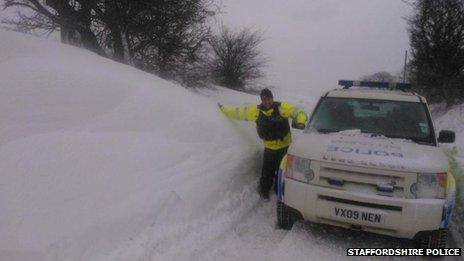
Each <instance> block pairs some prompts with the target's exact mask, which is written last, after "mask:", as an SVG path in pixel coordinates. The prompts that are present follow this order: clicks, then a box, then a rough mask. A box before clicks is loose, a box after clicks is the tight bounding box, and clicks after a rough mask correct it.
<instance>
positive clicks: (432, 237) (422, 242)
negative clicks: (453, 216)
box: [418, 229, 448, 248]
mask: <svg viewBox="0 0 464 261" xmlns="http://www.w3.org/2000/svg"><path fill="white" fill-rule="evenodd" d="M447 240H448V229H440V230H435V231H431V232H428V233H426V234H424V235H422V236H421V237H420V238H419V239H418V243H419V247H420V248H446V241H447Z"/></svg>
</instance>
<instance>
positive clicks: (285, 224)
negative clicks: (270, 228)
mask: <svg viewBox="0 0 464 261" xmlns="http://www.w3.org/2000/svg"><path fill="white" fill-rule="evenodd" d="M293 223H295V217H294V215H293V213H292V212H291V210H290V209H289V208H288V207H287V206H286V205H285V204H284V203H283V202H281V201H278V202H277V226H278V227H279V228H281V229H285V230H290V229H292V227H293Z"/></svg>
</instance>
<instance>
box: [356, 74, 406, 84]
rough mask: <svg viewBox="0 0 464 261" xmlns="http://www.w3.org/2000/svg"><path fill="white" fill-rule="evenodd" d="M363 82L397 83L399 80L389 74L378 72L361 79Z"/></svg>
mask: <svg viewBox="0 0 464 261" xmlns="http://www.w3.org/2000/svg"><path fill="white" fill-rule="evenodd" d="M361 80H363V81H374V82H397V81H398V79H397V78H396V77H395V76H393V75H392V74H391V73H389V72H376V73H373V74H370V75H366V76H363V77H361Z"/></svg>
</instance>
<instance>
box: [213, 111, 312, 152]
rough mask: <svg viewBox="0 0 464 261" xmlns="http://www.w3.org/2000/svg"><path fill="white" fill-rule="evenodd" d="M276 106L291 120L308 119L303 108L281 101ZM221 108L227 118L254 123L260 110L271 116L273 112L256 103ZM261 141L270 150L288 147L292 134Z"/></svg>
mask: <svg viewBox="0 0 464 261" xmlns="http://www.w3.org/2000/svg"><path fill="white" fill-rule="evenodd" d="M277 108H278V110H279V113H280V115H281V116H282V117H284V118H286V119H288V118H292V119H293V121H294V122H295V123H297V124H306V123H307V121H308V119H309V118H308V115H307V114H306V113H305V112H304V111H303V110H301V109H300V108H298V107H296V106H294V105H293V104H291V103H288V102H281V103H280V105H279V106H277ZM221 110H222V111H223V112H224V114H225V115H226V116H227V117H228V118H229V119H234V120H241V121H253V122H255V123H256V121H257V120H258V117H259V115H260V112H261V113H262V114H264V115H265V116H267V117H271V115H272V114H273V112H274V109H273V108H270V109H267V110H266V109H264V108H262V107H260V106H259V105H257V104H250V105H248V106H243V107H231V106H222V108H221ZM263 142H264V147H265V148H268V149H271V150H278V149H282V148H285V147H288V146H289V145H290V143H292V134H291V133H290V132H289V133H288V134H287V135H285V136H284V137H283V138H281V139H275V140H263Z"/></svg>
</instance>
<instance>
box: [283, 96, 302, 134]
mask: <svg viewBox="0 0 464 261" xmlns="http://www.w3.org/2000/svg"><path fill="white" fill-rule="evenodd" d="M280 113H281V114H282V116H283V117H285V118H292V119H293V122H294V124H295V126H296V127H297V128H298V129H304V126H305V124H306V123H308V120H309V117H308V115H307V114H306V113H305V112H304V111H303V110H302V109H300V108H298V107H297V106H295V105H293V104H291V103H288V102H282V103H281V104H280Z"/></svg>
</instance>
